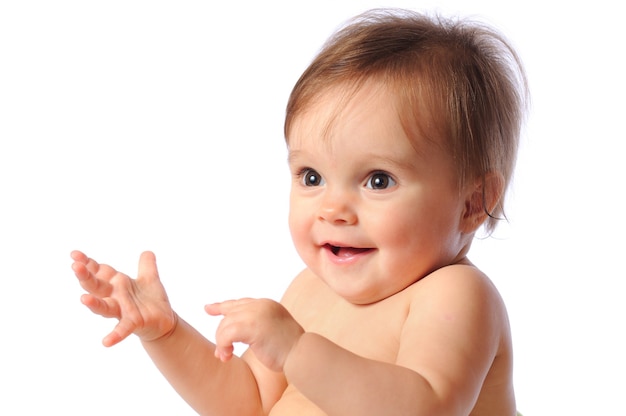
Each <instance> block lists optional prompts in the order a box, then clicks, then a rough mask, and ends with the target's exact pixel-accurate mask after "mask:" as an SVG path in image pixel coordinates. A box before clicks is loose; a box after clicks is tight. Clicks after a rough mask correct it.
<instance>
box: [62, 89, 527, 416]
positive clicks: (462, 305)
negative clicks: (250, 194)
mask: <svg viewBox="0 0 626 416" xmlns="http://www.w3.org/2000/svg"><path fill="white" fill-rule="evenodd" d="M343 92H344V91H343V89H342V88H341V86H339V87H337V88H333V89H330V90H328V91H326V92H324V93H323V94H322V96H321V97H320V99H319V100H317V101H316V104H313V105H312V106H311V108H309V109H308V111H306V112H305V113H304V114H302V115H300V116H299V117H298V118H297V119H296V121H295V123H294V125H293V128H292V131H291V132H290V135H289V167H290V170H291V173H292V178H293V180H292V189H291V202H290V204H291V206H290V216H289V223H290V229H291V233H292V237H293V241H294V244H295V246H296V249H297V250H298V253H299V254H300V256H301V257H302V259H303V260H304V262H305V263H306V265H307V268H306V269H305V270H304V271H302V272H301V273H300V274H299V275H298V276H297V277H296V278H295V279H294V280H293V282H292V284H291V285H290V287H289V288H288V289H287V291H286V292H285V295H284V297H283V299H282V301H281V302H280V303H278V302H275V301H272V300H268V299H239V300H231V301H226V302H222V303H217V304H212V305H207V306H206V308H205V309H206V311H207V313H209V314H210V315H213V316H222V321H221V322H220V325H219V327H218V329H217V332H216V335H215V339H216V342H215V344H214V343H211V342H209V341H208V340H207V339H205V338H204V337H202V336H201V335H200V334H199V333H198V332H197V331H195V330H194V329H193V328H191V327H190V326H189V325H188V324H187V323H186V322H184V321H183V320H182V319H180V318H179V317H178V316H177V315H176V314H175V313H174V312H173V310H172V308H171V306H170V304H169V301H168V300H167V295H166V293H165V290H164V288H163V286H162V285H161V283H160V280H159V277H158V271H157V268H156V261H155V258H154V254H152V253H150V252H147V253H143V254H142V256H141V258H140V265H139V272H138V276H137V278H136V279H131V278H130V277H128V276H127V275H125V274H122V273H120V272H118V271H116V270H114V269H113V268H111V267H109V266H106V265H101V264H98V263H97V262H95V261H94V260H91V259H89V258H88V257H87V256H86V255H85V254H83V253H81V252H77V251H75V252H73V253H72V258H73V259H74V264H73V269H74V272H75V274H76V276H77V278H78V280H79V282H80V284H81V285H82V287H83V288H84V289H85V290H86V291H87V293H86V294H85V295H83V297H82V302H83V303H84V304H85V305H86V306H87V307H88V308H90V309H91V310H92V311H93V312H94V313H96V314H99V315H103V316H107V317H116V318H118V319H119V323H118V325H117V326H116V327H115V328H114V330H113V331H112V332H111V333H110V334H109V335H107V336H106V337H105V338H104V340H103V343H104V345H106V346H111V345H114V344H116V343H117V342H120V341H121V340H123V339H124V338H126V337H127V336H128V335H130V334H131V333H134V334H136V335H137V336H139V338H140V339H141V341H142V344H143V346H144V348H145V349H146V351H147V352H148V354H149V355H150V356H151V357H152V359H153V360H154V362H155V364H156V365H157V366H158V368H159V369H160V370H161V372H162V373H163V374H164V375H165V377H166V378H167V379H168V380H169V381H170V383H171V384H172V386H173V387H174V388H175V389H176V390H177V391H178V392H179V394H181V396H182V397H183V398H185V400H187V402H188V403H189V404H190V405H191V406H192V407H193V408H194V409H195V410H196V411H198V413H200V414H216V415H217V414H219V415H227V414H233V415H260V414H270V415H276V416H280V415H294V414H298V415H304V416H306V415H325V414H326V415H346V414H358V415H380V414H389V413H390V412H391V410H390V409H393V414H394V415H403V414H407V415H409V414H410V415H431V416H432V415H493V416H495V415H498V416H501V415H505V416H506V415H514V414H515V399H514V394H513V387H512V351H511V339H510V329H509V324H508V319H507V314H506V310H505V307H504V305H503V302H502V300H501V298H500V296H499V294H498V292H497V290H496V289H495V287H494V286H493V285H492V283H491V282H490V280H489V279H488V278H487V276H485V275H484V274H483V273H482V272H481V271H480V270H478V269H477V268H476V267H475V266H474V265H472V263H471V262H470V261H469V260H468V259H467V257H466V255H467V252H468V250H469V248H470V245H471V241H472V238H473V234H474V232H475V230H476V229H477V228H478V227H479V226H480V224H482V222H483V221H484V220H485V217H486V214H485V210H484V207H483V200H484V201H485V203H486V204H487V207H486V208H489V207H493V206H495V204H496V202H497V201H498V198H499V196H500V193H501V183H502V182H501V180H500V177H499V176H498V175H497V174H490V175H487V177H486V179H485V180H482V179H481V180H476V181H469V182H468V184H467V185H466V186H464V187H463V188H459V187H458V184H457V182H458V181H457V180H456V176H455V170H454V166H453V161H452V160H450V158H449V157H448V156H447V154H446V153H445V151H443V150H442V149H441V148H439V147H438V146H436V145H433V144H432V143H431V142H429V141H426V140H424V139H420V138H413V137H412V138H411V139H409V138H408V137H407V136H406V133H405V130H404V129H403V128H402V124H401V123H400V120H399V118H398V113H397V111H396V109H395V102H394V101H393V96H392V95H391V94H389V93H388V91H387V90H386V89H385V88H384V86H383V85H381V84H378V83H376V82H368V83H366V84H365V85H364V86H363V87H362V88H361V89H359V91H357V93H356V94H355V95H354V96H353V97H352V99H350V100H349V101H348V102H345V101H344V100H343V99H342V97H343V95H342V93H343ZM339 108H341V111H337V109H339ZM483 195H484V196H485V198H483ZM234 342H243V343H246V344H248V345H249V349H248V350H247V351H246V352H245V353H244V354H243V356H242V357H241V358H239V357H237V356H234V355H233V347H232V345H233V343H234Z"/></svg>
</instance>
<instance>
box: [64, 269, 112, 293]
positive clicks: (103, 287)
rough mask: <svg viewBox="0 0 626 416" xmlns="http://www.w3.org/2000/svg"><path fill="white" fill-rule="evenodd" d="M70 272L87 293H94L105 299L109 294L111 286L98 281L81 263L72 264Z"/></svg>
mask: <svg viewBox="0 0 626 416" xmlns="http://www.w3.org/2000/svg"><path fill="white" fill-rule="evenodd" d="M72 270H74V274H75V275H76V278H78V282H79V283H80V285H81V287H82V288H83V289H85V290H86V291H87V292H89V293H94V294H96V295H98V296H101V297H105V296H109V295H110V294H111V291H112V290H113V289H112V286H111V285H110V284H109V282H107V281H104V280H101V279H98V278H96V277H95V275H94V274H93V273H92V272H90V271H89V270H88V269H87V266H86V265H85V264H84V263H81V262H75V263H74V264H72Z"/></svg>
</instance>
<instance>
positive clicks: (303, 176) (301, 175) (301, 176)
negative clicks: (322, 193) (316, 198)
mask: <svg viewBox="0 0 626 416" xmlns="http://www.w3.org/2000/svg"><path fill="white" fill-rule="evenodd" d="M310 173H315V176H316V177H317V179H318V181H319V183H317V184H308V183H307V175H308V174H310ZM297 177H298V180H299V182H300V183H301V184H302V185H304V186H320V185H323V184H324V178H322V175H320V174H319V172H317V171H316V170H315V169H311V168H302V169H300V170H299V171H298V173H297Z"/></svg>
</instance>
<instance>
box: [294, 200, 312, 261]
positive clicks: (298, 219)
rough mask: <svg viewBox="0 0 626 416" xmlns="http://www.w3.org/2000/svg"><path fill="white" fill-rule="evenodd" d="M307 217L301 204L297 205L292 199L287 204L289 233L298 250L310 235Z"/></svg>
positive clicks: (309, 223) (309, 221)
mask: <svg viewBox="0 0 626 416" xmlns="http://www.w3.org/2000/svg"><path fill="white" fill-rule="evenodd" d="M309 217H310V216H309V215H307V213H306V211H305V210H304V209H303V206H302V205H301V204H298V203H297V202H296V201H294V200H293V199H292V200H291V201H290V204H289V231H290V232H291V238H292V240H293V242H294V244H295V246H296V248H297V249H298V250H299V249H300V247H299V246H300V245H301V244H302V243H303V242H304V241H305V240H306V239H307V237H308V236H309V235H310V229H311V220H310V218H309Z"/></svg>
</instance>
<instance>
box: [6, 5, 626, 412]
mask: <svg viewBox="0 0 626 416" xmlns="http://www.w3.org/2000/svg"><path fill="white" fill-rule="evenodd" d="M209 3H213V4H209ZM226 3H228V5H227V4H226ZM357 3H358V5H356V4H357ZM377 6H403V7H410V8H414V9H417V10H428V11H440V12H442V13H443V14H445V15H457V14H459V15H462V16H476V17H480V18H481V19H482V20H484V21H487V22H488V23H490V24H492V25H495V26H496V27H498V28H500V29H501V30H502V31H503V32H504V33H505V34H506V35H507V36H508V37H509V38H510V39H511V40H512V42H513V44H514V45H515V46H516V47H517V49H518V51H519V53H520V54H521V56H522V58H523V60H524V62H525V64H526V68H527V72H528V76H529V80H530V86H531V91H532V96H533V107H532V111H531V113H530V118H529V122H528V125H527V128H526V131H525V134H524V139H523V146H522V149H521V153H520V157H519V164H518V170H517V176H516V180H515V183H514V185H513V189H512V192H511V195H510V196H511V197H510V199H509V209H508V215H509V217H510V223H509V224H508V225H507V224H505V225H503V226H502V227H501V228H500V229H499V231H498V232H497V234H496V237H495V238H491V239H487V240H478V241H477V242H476V244H475V245H474V247H473V249H472V253H471V256H470V257H471V258H472V260H473V261H474V262H475V263H477V265H479V266H480V267H482V268H483V269H484V270H485V271H486V272H487V273H489V274H490V275H491V276H492V278H493V280H494V282H495V283H496V285H497V286H498V288H499V289H500V290H501V292H502V295H503V297H504V299H505V301H506V303H507V305H508V308H509V313H510V317H511V322H512V326H513V335H514V342H515V353H516V372H515V380H516V390H517V398H518V404H519V407H520V410H522V411H523V412H524V413H525V414H526V415H535V416H536V415H564V414H568V415H604V414H617V413H619V412H623V400H622V397H621V396H622V395H623V390H624V387H625V386H624V382H623V380H624V376H625V375H626V365H625V360H624V351H625V350H626V342H625V341H624V336H623V333H624V326H625V325H624V321H625V318H626V308H625V306H624V300H623V297H624V296H623V295H624V289H622V288H623V287H624V286H623V283H622V282H621V281H623V280H624V277H626V276H625V274H626V273H625V272H624V267H623V264H622V263H623V251H624V250H623V249H624V235H625V232H626V228H625V226H624V208H625V203H624V198H623V196H622V195H621V194H622V193H623V192H624V183H623V182H624V179H626V175H625V169H624V162H623V154H624V149H623V142H624V139H625V138H626V137H625V133H624V110H625V106H624V96H626V88H625V85H624V75H623V74H624V73H625V72H626V68H625V66H624V63H623V61H622V55H623V53H624V40H625V39H624V38H625V35H624V31H623V22H622V19H621V15H620V13H618V10H617V9H616V8H617V7H618V6H617V4H616V3H614V2H610V1H609V0H599V1H595V2H585V3H584V5H583V3H582V2H565V1H563V2H547V1H526V2H505V1H496V0H475V1H470V2H468V1H462V0H458V1H445V0H441V1H419V0H416V1H411V2H408V1H395V2H393V1H389V2H382V1H359V2H353V5H346V4H344V3H341V2H339V1H323V0H318V1H316V2H311V3H310V4H306V3H302V4H300V3H296V2H292V3H288V2H282V1H276V0H269V1H265V2H256V1H251V0H246V1H240V2H223V3H220V4H214V2H204V1H179V2H166V1H132V0H130V1H115V0H114V1H108V2H95V1H79V0H76V1H68V0H59V1H28V0H24V1H3V2H2V3H0V279H1V280H0V381H1V382H2V386H4V387H2V390H0V414H20V415H22V414H23V415H32V414H47V413H48V414H51V413H59V414H61V413H62V414H90V415H105V414H117V415H138V414H172V415H174V414H175V415H186V414H189V415H191V414H193V412H192V411H191V410H190V409H189V408H188V407H187V406H186V404H185V403H184V402H183V401H182V400H181V399H180V398H179V397H178V396H177V395H176V394H175V393H174V392H173V390H172V389H171V388H170V387H169V385H168V384H167V382H165V381H164V380H163V379H162V378H161V376H160V375H159V374H158V372H157V370H156V369H154V367H153V366H152V364H151V362H150V361H149V359H148V358H147V356H146V355H145V354H144V353H143V351H142V349H141V347H140V345H139V343H138V341H137V339H134V338H131V339H129V340H128V341H126V342H124V343H122V344H121V345H119V346H116V347H114V348H111V349H106V348H104V347H102V345H101V344H100V340H101V338H102V337H103V336H104V335H105V334H106V333H107V332H108V331H109V330H110V329H111V328H112V326H113V322H112V321H108V320H105V319H102V318H99V317H96V316H93V315H92V314H90V313H89V311H88V310H87V309H85V308H84V307H83V306H82V305H81V304H80V303H79V296H80V294H81V289H80V287H79V285H78V284H77V282H76V281H75V279H74V277H73V274H72V272H71V270H70V264H71V261H70V259H69V252H70V251H71V250H72V249H81V250H84V251H85V252H87V253H88V254H89V255H91V256H93V257H94V258H96V259H98V260H100V261H102V262H108V263H111V264H113V265H114V266H116V267H117V268H119V269H121V270H124V271H127V272H128V273H131V274H132V273H134V272H135V270H136V261H137V258H138V255H139V253H140V252H141V251H142V250H146V249H150V250H153V251H155V252H156V254H157V257H158V260H159V266H160V270H161V274H162V278H163V281H164V284H165V285H166V287H167V289H168V292H169V295H170V300H171V302H172V303H173V305H174V307H175V308H176V310H177V311H178V312H179V313H180V314H181V315H182V316H184V317H185V318H186V319H187V320H188V321H190V322H191V323H192V324H194V325H195V326H196V327H197V328H198V329H199V330H200V331H201V332H203V333H204V334H205V335H206V336H207V337H209V338H211V337H212V336H213V330H214V329H215V326H216V324H217V320H216V318H211V317H208V316H206V315H205V314H204V312H203V305H204V304H205V303H209V302H213V301H218V300H222V299H226V298H232V297H242V296H253V297H273V298H279V297H280V295H281V294H282V291H283V290H284V288H285V287H286V285H287V284H288V282H289V281H290V279H291V278H292V277H293V276H294V275H295V273H297V272H298V271H299V270H300V268H301V267H302V266H301V263H300V260H299V259H298V257H297V255H296V253H295V251H294V250H293V248H292V246H291V241H290V237H289V232H288V229H287V225H286V217H287V201H288V199H287V198H288V172H287V167H286V149H285V145H284V142H283V136H282V122H283V115H284V107H285V103H286V100H287V96H288V94H289V91H290V89H291V87H292V85H293V84H294V82H295V81H296V79H297V78H298V76H299V75H300V73H301V72H302V71H303V70H304V69H305V67H306V66H307V64H308V63H309V61H310V60H311V59H312V57H313V55H314V54H315V53H316V52H317V50H318V49H319V47H320V46H321V44H322V43H323V42H324V41H325V40H326V38H327V37H328V36H329V35H330V34H331V32H332V31H333V30H334V29H335V28H336V27H337V26H338V25H339V24H340V23H341V22H343V21H344V20H346V19H347V18H349V17H351V16H353V15H354V14H357V13H358V12H361V11H363V10H365V9H367V8H370V7H377Z"/></svg>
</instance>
